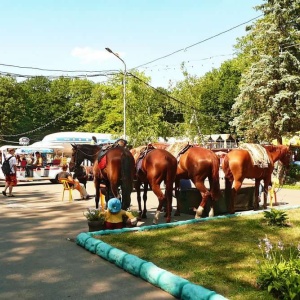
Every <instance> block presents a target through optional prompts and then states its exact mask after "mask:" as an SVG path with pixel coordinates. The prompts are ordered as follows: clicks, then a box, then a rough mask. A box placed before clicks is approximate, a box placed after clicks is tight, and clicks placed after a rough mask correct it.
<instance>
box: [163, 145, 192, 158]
mask: <svg viewBox="0 0 300 300" xmlns="http://www.w3.org/2000/svg"><path fill="white" fill-rule="evenodd" d="M190 147H192V145H190V144H189V143H188V142H176V143H174V144H172V145H170V146H168V147H167V148H166V150H167V151H168V152H170V153H171V154H172V155H173V156H175V157H177V158H179V156H180V155H181V154H183V153H184V152H185V151H186V150H187V149H188V148H190Z"/></svg>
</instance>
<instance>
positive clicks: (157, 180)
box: [131, 145, 177, 224]
mask: <svg viewBox="0 0 300 300" xmlns="http://www.w3.org/2000/svg"><path fill="white" fill-rule="evenodd" d="M137 149H138V150H137ZM141 149H142V151H140V150H141ZM136 152H137V155H136V156H134V157H135V162H136V182H135V189H136V192H137V202H138V207H139V211H140V213H141V217H142V218H147V208H146V202H147V191H148V186H149V185H150V187H151V189H152V191H153V193H154V194H155V195H156V197H157V199H158V207H157V210H156V212H155V215H154V219H153V224H157V223H158V220H159V214H160V212H161V210H162V208H163V205H164V203H165V202H166V222H167V223H169V222H171V210H172V197H173V196H172V193H173V185H174V182H175V177H176V170H177V160H176V158H175V157H174V156H173V155H172V154H171V153H169V152H168V151H166V150H164V149H156V148H154V147H153V146H152V145H148V146H141V147H138V148H134V149H131V153H133V154H134V153H136ZM139 154H140V155H139ZM163 181H164V184H165V192H164V193H163V192H162V190H161V183H162V182H163ZM142 183H143V184H144V193H143V201H144V207H143V209H142V204H141V184H142Z"/></svg>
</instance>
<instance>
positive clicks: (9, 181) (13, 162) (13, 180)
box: [2, 148, 17, 197]
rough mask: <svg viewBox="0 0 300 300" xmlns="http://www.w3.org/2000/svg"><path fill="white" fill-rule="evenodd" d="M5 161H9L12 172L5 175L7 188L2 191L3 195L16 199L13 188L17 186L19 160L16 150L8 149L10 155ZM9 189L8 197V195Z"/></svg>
mask: <svg viewBox="0 0 300 300" xmlns="http://www.w3.org/2000/svg"><path fill="white" fill-rule="evenodd" d="M5 159H9V166H10V170H11V171H10V174H8V175H5V187H4V190H3V191H2V194H3V195H4V196H7V197H15V195H13V193H12V190H13V187H14V186H16V185H17V159H16V157H15V149H13V148H10V149H8V155H7V156H6V157H5ZM7 189H8V195H7V193H6V191H7Z"/></svg>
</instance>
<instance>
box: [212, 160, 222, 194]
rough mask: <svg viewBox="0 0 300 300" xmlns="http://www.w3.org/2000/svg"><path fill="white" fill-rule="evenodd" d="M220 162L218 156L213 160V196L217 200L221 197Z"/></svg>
mask: <svg viewBox="0 0 300 300" xmlns="http://www.w3.org/2000/svg"><path fill="white" fill-rule="evenodd" d="M219 169H220V162H219V159H218V157H216V159H213V160H212V186H211V191H210V192H211V197H212V199H214V200H217V199H219V198H220V197H221V188H220V176H219Z"/></svg>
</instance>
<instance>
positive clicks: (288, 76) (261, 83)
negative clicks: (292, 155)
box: [231, 0, 300, 142]
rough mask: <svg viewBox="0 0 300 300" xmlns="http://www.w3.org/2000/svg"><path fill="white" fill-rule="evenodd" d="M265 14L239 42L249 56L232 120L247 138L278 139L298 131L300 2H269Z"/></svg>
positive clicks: (266, 1)
mask: <svg viewBox="0 0 300 300" xmlns="http://www.w3.org/2000/svg"><path fill="white" fill-rule="evenodd" d="M256 9H257V10H261V11H262V12H263V14H264V17H263V18H262V19H260V20H258V21H257V22H256V23H255V24H254V25H253V26H252V27H251V28H250V32H249V34H248V35H247V36H246V37H245V38H244V39H242V40H241V41H240V43H239V46H240V47H241V51H242V52H243V50H245V52H246V53H247V55H248V57H251V58H252V59H253V60H252V64H251V67H250V68H249V69H248V70H247V71H246V72H245V73H244V74H243V77H242V81H241V93H240V95H239V96H238V97H237V99H236V102H235V104H234V106H233V111H234V114H235V118H234V120H233V122H232V123H231V124H232V125H233V126H235V128H236V131H237V133H238V134H239V135H240V136H244V137H245V139H246V140H247V141H271V140H272V139H277V140H278V141H279V142H280V141H281V138H282V136H283V135H292V134H294V133H295V132H297V131H299V130H300V114H299V109H300V48H299V43H300V26H299V15H300V0H265V3H264V4H262V5H260V6H257V7H256Z"/></svg>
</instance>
